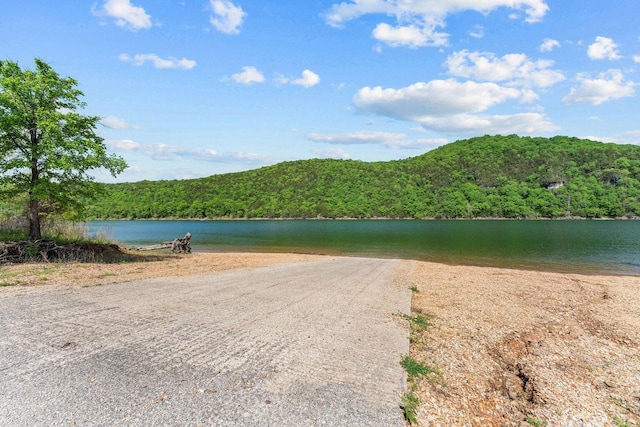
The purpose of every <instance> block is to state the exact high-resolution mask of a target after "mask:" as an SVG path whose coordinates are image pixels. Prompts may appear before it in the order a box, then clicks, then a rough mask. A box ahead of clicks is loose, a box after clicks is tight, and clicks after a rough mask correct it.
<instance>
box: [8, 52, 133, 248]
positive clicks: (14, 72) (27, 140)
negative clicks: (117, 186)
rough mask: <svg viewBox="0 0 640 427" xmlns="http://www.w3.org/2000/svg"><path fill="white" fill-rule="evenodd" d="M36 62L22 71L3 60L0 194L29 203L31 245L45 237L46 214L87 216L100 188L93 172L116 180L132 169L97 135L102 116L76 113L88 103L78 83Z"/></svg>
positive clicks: (15, 65)
mask: <svg viewBox="0 0 640 427" xmlns="http://www.w3.org/2000/svg"><path fill="white" fill-rule="evenodd" d="M35 63H36V68H35V70H23V69H21V68H20V67H19V66H18V64H17V63H16V62H12V61H0V195H2V197H3V198H15V197H18V196H22V197H24V198H25V199H26V203H27V214H26V216H27V219H28V222H29V239H30V240H32V241H33V240H38V239H41V238H42V234H41V220H42V218H43V216H44V215H46V214H47V213H50V212H57V213H62V212H75V213H77V214H81V213H82V211H83V204H84V202H85V201H86V200H87V198H91V197H93V196H95V195H96V194H97V192H98V191H99V188H100V185H99V184H98V183H96V182H95V180H94V178H93V177H92V176H90V175H89V174H88V171H90V170H93V169H99V168H104V169H106V170H108V171H109V172H110V173H111V175H113V176H114V177H115V176H116V175H118V174H119V173H121V172H122V171H123V170H124V169H125V168H126V167H127V164H126V162H125V161H124V159H122V158H121V157H118V156H116V155H109V154H107V151H106V147H105V145H104V143H103V139H102V138H101V137H99V136H98V135H96V133H95V130H96V126H97V124H98V122H99V120H100V117H97V116H85V115H82V114H79V113H78V112H77V110H78V109H82V108H84V106H85V103H84V102H82V101H81V100H80V98H81V97H82V96H83V95H84V94H83V93H82V92H81V91H80V90H79V89H77V87H76V86H77V84H78V83H77V82H76V80H74V79H72V78H70V77H67V78H61V77H60V76H59V75H58V73H56V72H55V71H54V70H53V69H52V68H51V67H50V66H49V65H48V64H47V63H45V62H44V61H42V60H40V59H36V60H35Z"/></svg>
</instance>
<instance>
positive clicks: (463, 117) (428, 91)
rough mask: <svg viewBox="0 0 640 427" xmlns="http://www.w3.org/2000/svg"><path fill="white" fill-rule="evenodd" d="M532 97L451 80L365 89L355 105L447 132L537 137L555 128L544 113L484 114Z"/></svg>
mask: <svg viewBox="0 0 640 427" xmlns="http://www.w3.org/2000/svg"><path fill="white" fill-rule="evenodd" d="M531 98H532V95H531V91H529V90H519V89H516V88H510V87H504V86H499V85H497V84H495V83H476V82H472V81H467V82H464V83H460V82H458V81H457V80H454V79H448V80H432V81H430V82H428V83H424V82H419V83H415V84H413V85H411V86H408V87H404V88H401V89H383V88H382V87H374V88H370V87H365V88H362V89H360V90H359V91H358V93H357V94H356V95H355V96H354V98H353V103H354V105H355V106H356V108H357V109H358V110H359V111H361V112H365V113H372V114H377V115H381V116H386V117H391V118H394V119H397V120H404V121H410V122H416V123H419V124H421V125H422V126H423V127H425V128H427V129H434V130H438V131H442V132H450V133H457V132H465V133H479V132H502V133H504V132H507V131H509V132H512V133H533V132H546V131H550V130H554V129H556V127H555V125H553V124H552V123H551V122H549V121H548V120H547V119H546V118H545V117H544V116H543V115H542V114H540V113H522V114H515V115H493V116H491V115H486V114H479V113H483V112H484V111H486V110H487V109H489V108H490V107H493V106H495V105H498V104H501V103H504V102H506V101H509V100H520V101H521V102H523V101H529V100H530V99H531Z"/></svg>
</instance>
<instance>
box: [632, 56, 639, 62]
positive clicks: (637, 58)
mask: <svg viewBox="0 0 640 427" xmlns="http://www.w3.org/2000/svg"><path fill="white" fill-rule="evenodd" d="M633 62H635V63H636V64H640V55H633Z"/></svg>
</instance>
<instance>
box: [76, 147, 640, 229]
mask: <svg viewBox="0 0 640 427" xmlns="http://www.w3.org/2000/svg"><path fill="white" fill-rule="evenodd" d="M88 209H89V213H90V214H91V216H92V217H95V218H171V217H173V218H315V217H323V218H372V217H392V218H433V217H436V218H437V217H442V218H478V217H505V218H540V217H542V218H554V217H567V216H578V217H588V218H599V217H624V216H628V217H636V216H640V147H638V146H635V145H617V144H605V143H601V142H595V141H589V140H581V139H577V138H570V137H563V136H557V137H553V138H531V137H519V136H516V135H511V136H500V135H498V136H483V137H478V138H472V139H467V140H462V141H457V142H454V143H451V144H447V145H445V146H442V147H439V148H437V149H435V150H433V151H430V152H428V153H425V154H423V155H421V156H418V157H413V158H409V159H405V160H399V161H390V162H374V163H367V162H361V161H354V160H331V159H325V160H319V159H314V160H303V161H294V162H284V163H279V164H276V165H274V166H269V167H264V168H261V169H256V170H251V171H247V172H240V173H232V174H225V175H215V176H211V177H207V178H200V179H193V180H177V181H154V182H150V181H142V182H136V183H126V184H112V185H109V186H108V189H107V192H106V194H105V195H104V196H103V197H102V198H100V199H98V200H97V202H96V203H94V204H93V205H91V206H89V208H88Z"/></svg>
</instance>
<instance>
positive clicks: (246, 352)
mask: <svg viewBox="0 0 640 427" xmlns="http://www.w3.org/2000/svg"><path fill="white" fill-rule="evenodd" d="M404 267H406V265H405V264H404V262H402V261H398V260H380V259H364V258H340V257H326V258H323V259H321V260H319V261H313V262H304V263H294V264H281V265H276V266H270V267H264V268H257V269H245V270H236V271H231V272H222V273H216V274H212V275H207V276H188V277H187V276H185V277H179V278H176V277H165V278H160V279H148V280H141V281H136V282H128V283H120V284H112V285H104V286H94V287H68V286H55V285H48V286H35V287H26V288H25V287H8V288H6V287H5V288H0V424H1V425H10V426H35V425H47V426H49V425H105V426H107V425H109V426H123V425H145V426H146V425H189V426H195V425H205V426H320V425H327V426H360V425H363V426H367V425H370V426H404V421H403V417H402V413H401V411H400V409H399V403H400V396H401V395H402V393H403V391H404V387H405V373H404V371H403V369H402V368H401V366H400V364H399V361H400V360H401V358H402V356H403V355H404V354H407V353H408V351H409V341H408V329H407V326H406V325H405V324H404V321H403V320H401V319H400V318H399V316H397V314H398V313H405V314H408V313H409V310H410V300H411V295H410V291H409V290H408V283H405V282H404V281H403V277H402V276H403V273H402V271H403V269H404ZM178 273H179V272H176V274H178Z"/></svg>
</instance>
